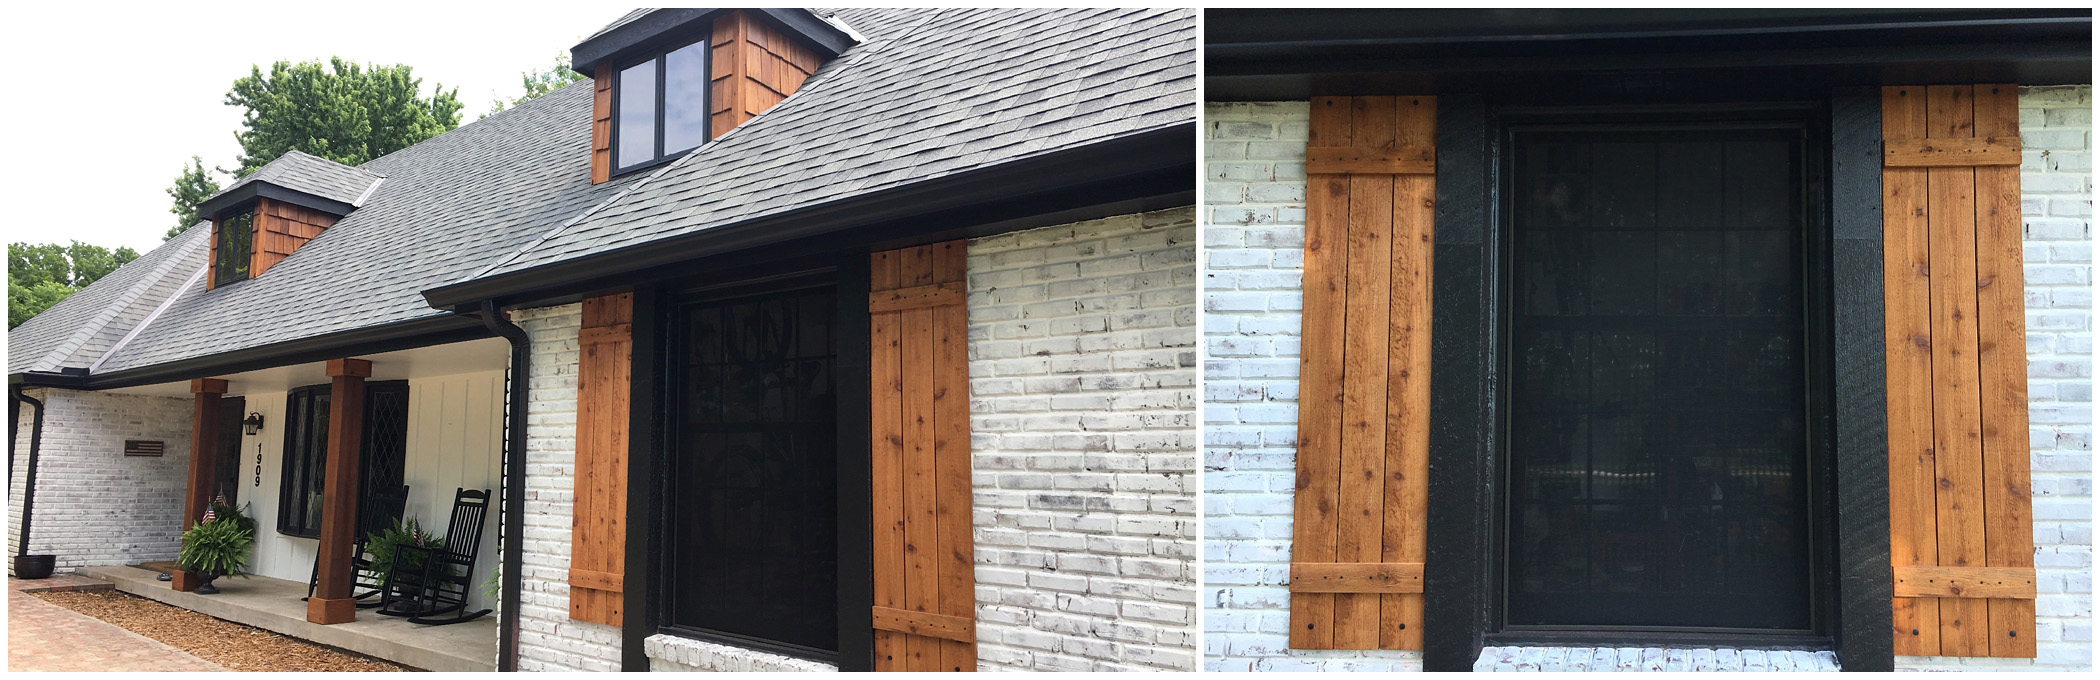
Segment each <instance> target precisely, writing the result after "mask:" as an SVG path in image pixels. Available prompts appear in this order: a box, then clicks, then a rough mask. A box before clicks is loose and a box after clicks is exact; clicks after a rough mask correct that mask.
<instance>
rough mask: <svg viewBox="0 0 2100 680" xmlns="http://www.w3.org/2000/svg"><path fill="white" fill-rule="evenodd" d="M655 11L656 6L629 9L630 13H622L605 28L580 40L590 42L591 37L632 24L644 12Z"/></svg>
mask: <svg viewBox="0 0 2100 680" xmlns="http://www.w3.org/2000/svg"><path fill="white" fill-rule="evenodd" d="M654 11H656V8H654V7H642V8H639V9H635V10H632V11H629V12H628V13H626V14H623V15H620V18H618V19H614V20H613V22H612V23H609V24H606V25H605V28H601V29H598V32H597V33H592V34H591V35H590V38H584V39H583V40H582V41H580V42H590V41H591V38H596V37H598V36H601V35H605V34H607V33H611V32H612V30H613V29H615V28H619V27H621V26H626V25H628V24H631V23H634V20H636V19H640V18H642V15H644V14H648V13H650V12H654Z"/></svg>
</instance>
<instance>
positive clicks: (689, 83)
mask: <svg viewBox="0 0 2100 680" xmlns="http://www.w3.org/2000/svg"><path fill="white" fill-rule="evenodd" d="M707 87H708V73H707V40H706V39H704V38H703V39H701V40H700V41H698V42H694V43H692V44H689V45H685V46H683V47H679V48H678V49H674V50H670V51H668V52H664V53H661V54H656V55H652V56H650V57H648V58H646V59H643V60H641V61H639V62H635V63H632V64H629V65H628V66H626V67H625V68H622V69H620V71H619V77H618V80H617V81H616V82H614V83H613V100H614V104H613V106H614V111H613V120H614V121H615V122H616V124H615V125H614V128H613V148H614V149H615V153H614V159H613V161H614V165H615V166H616V167H617V168H618V172H627V171H629V170H634V169H637V168H640V167H642V166H645V165H653V164H656V163H659V162H662V161H664V160H665V159H668V158H671V157H674V156H677V155H678V154H680V153H684V152H686V151H691V150H692V149H693V147H696V146H700V144H701V143H702V142H706V141H707V139H708V134H707V122H708V115H707V113H708V111H707Z"/></svg>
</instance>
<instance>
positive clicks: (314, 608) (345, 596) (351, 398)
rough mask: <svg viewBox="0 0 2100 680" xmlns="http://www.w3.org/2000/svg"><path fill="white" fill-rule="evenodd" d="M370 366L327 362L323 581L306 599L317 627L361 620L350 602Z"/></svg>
mask: <svg viewBox="0 0 2100 680" xmlns="http://www.w3.org/2000/svg"><path fill="white" fill-rule="evenodd" d="M371 376H372V362H370V361H366V360H363V359H330V360H329V361H328V378H329V384H328V389H329V403H328V462H327V466H326V467H325V468H323V470H322V475H323V477H324V480H323V482H322V487H321V555H320V558H319V559H320V572H321V573H320V577H321V578H320V583H319V584H317V586H316V588H315V590H314V596H313V597H312V598H309V599H308V600H307V601H306V620H307V621H311V622H314V623H318V624H323V625H327V624H333V623H349V622H351V621H355V620H357V600H353V599H351V598H350V585H351V581H352V579H354V578H356V574H353V573H351V570H350V558H351V557H352V555H351V554H350V540H351V538H353V537H352V536H351V532H353V531H356V528H357V482H358V479H357V471H358V461H357V458H358V452H359V450H360V449H361V448H362V447H363V446H364V432H365V422H364V420H365V378H369V377H371Z"/></svg>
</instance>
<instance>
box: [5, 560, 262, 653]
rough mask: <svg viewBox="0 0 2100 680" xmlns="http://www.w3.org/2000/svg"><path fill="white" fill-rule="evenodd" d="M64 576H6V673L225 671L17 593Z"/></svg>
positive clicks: (133, 634) (153, 641) (152, 641)
mask: <svg viewBox="0 0 2100 680" xmlns="http://www.w3.org/2000/svg"><path fill="white" fill-rule="evenodd" d="M67 578H68V577H65V576H55V577H52V578H51V579H47V580H40V581H23V580H19V579H14V578H10V579H8V580H7V670H8V671H11V672H12V671H223V670H226V669H225V668H222V667H220V666H219V665H218V664H215V663H212V662H209V661H205V660H203V659H199V658H197V657H194V656H191V655H190V654H189V653H188V652H184V651H182V650H180V649H176V648H174V647H169V646H167V645H164V644H161V643H160V642H157V641H155V640H152V639H150V638H147V637H145V636H142V635H139V634H137V633H133V632H131V631H128V630H124V629H122V628H118V627H116V626H112V625H109V624H107V623H103V622H101V621H100V620H97V619H94V618H90V617H88V616H85V615H82V614H77V613H74V612H73V610H70V609H66V608H64V607H60V606H58V605H55V604H51V603H49V602H45V601H43V600H40V599H37V597H36V596H35V595H30V594H28V593H24V592H22V589H23V588H38V587H45V586H51V585H59V583H58V582H59V581H60V580H61V579H67ZM71 578H73V579H78V578H79V577H71ZM80 580H86V579H80Z"/></svg>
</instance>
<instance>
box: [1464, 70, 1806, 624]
mask: <svg viewBox="0 0 2100 680" xmlns="http://www.w3.org/2000/svg"><path fill="white" fill-rule="evenodd" d="M1822 111H1823V107H1822V106H1821V105H1819V104H1790V105H1773V106H1745V107H1734V106H1713V107H1690V108H1679V107H1640V106H1629V107H1575V108H1564V107H1511V108H1507V109H1503V110H1500V111H1498V112H1497V113H1499V114H1500V115H1499V116H1498V122H1499V125H1497V126H1496V128H1495V130H1494V132H1493V139H1494V143H1495V145H1496V147H1495V149H1494V150H1493V152H1492V156H1493V157H1492V159H1491V160H1490V163H1491V164H1492V165H1493V166H1494V168H1495V179H1494V180H1493V184H1492V185H1491V190H1492V191H1493V199H1492V202H1493V203H1494V204H1495V215H1494V216H1493V217H1492V218H1491V219H1492V224H1493V225H1494V230H1495V231H1494V234H1493V235H1492V236H1491V239H1492V240H1491V242H1490V245H1491V247H1492V248H1493V250H1494V252H1493V253H1492V254H1491V255H1490V256H1491V257H1492V258H1494V259H1495V261H1496V263H1497V271H1496V272H1495V274H1494V276H1495V277H1496V282H1495V290H1496V294H1495V296H1494V298H1493V299H1492V304H1493V305H1494V307H1495V315H1496V318H1495V320H1494V325H1493V328H1492V332H1493V333H1494V334H1495V336H1496V343H1495V349H1494V360H1495V361H1496V363H1497V369H1496V370H1497V372H1499V373H1500V374H1501V375H1503V376H1506V379H1505V380H1502V381H1500V382H1499V383H1498V384H1497V385H1496V386H1495V388H1494V389H1493V392H1492V393H1491V395H1490V398H1491V399H1492V400H1493V401H1494V403H1495V405H1494V416H1493V421H1492V425H1491V426H1492V427H1494V428H1495V430H1496V436H1495V437H1494V443H1493V445H1492V448H1493V451H1494V454H1493V455H1494V460H1495V463H1494V466H1493V469H1492V470H1490V478H1489V481H1490V484H1491V485H1492V491H1491V496H1490V502H1491V504H1492V512H1493V518H1492V520H1491V521H1490V523H1489V532H1490V543H1489V547H1490V559H1489V560H1488V566H1487V569H1488V572H1489V576H1488V578H1489V590H1488V592H1487V598H1488V600H1489V603H1490V611H1489V617H1488V622H1487V623H1488V625H1487V629H1486V631H1485V634H1486V635H1485V637H1486V640H1487V642H1488V643H1489V644H1498V643H1499V644H1534V643H1549V644H1584V645H1589V644H1619V645H1625V644H1634V645H1642V646H1652V645H1655V644H1701V645H1729V646H1738V647H1772V646H1810V647H1829V646H1831V644H1832V640H1833V627H1834V626H1833V624H1834V618H1835V613H1834V611H1833V607H1834V602H1833V601H1832V599H1831V598H1830V597H1829V596H1828V593H1832V592H1835V590H1836V588H1835V571H1836V570H1835V563H1836V560H1837V556H1838V553H1837V549H1836V548H1837V546H1836V536H1835V529H1834V525H1833V519H1832V518H1833V516H1834V514H1835V507H1836V506H1835V504H1836V499H1835V498H1834V497H1833V494H1832V489H1833V488H1834V477H1835V469H1834V453H1835V440H1834V435H1833V432H1834V428H1833V420H1834V416H1835V414H1834V408H1833V396H1832V395H1833V392H1834V389H1835V384H1834V380H1833V375H1834V363H1835V360H1836V352H1837V346H1836V338H1835V337H1834V335H1833V331H1832V324H1831V322H1830V317H1831V310H1832V308H1833V295H1834V288H1833V285H1832V274H1831V268H1830V266H1829V262H1830V258H1831V248H1832V240H1833V238H1834V231H1833V227H1832V223H1831V218H1830V209H1829V189H1828V187H1829V170H1828V168H1827V158H1828V156H1829V150H1830V145H1829V135H1828V132H1827V131H1825V130H1822V129H1821V127H1820V124H1821V123H1822V121H1823V120H1825V116H1823V115H1821V113H1822ZM1655 129H1673V130H1688V131H1701V130H1719V129H1786V130H1793V131H1797V132H1798V133H1799V134H1800V138H1799V139H1800V144H1801V148H1800V151H1801V156H1800V159H1801V171H1802V173H1803V177H1801V178H1800V180H1801V181H1800V183H1799V187H1798V188H1799V190H1800V191H1801V195H1800V199H1801V205H1800V211H1801V218H1802V233H1801V234H1800V239H1801V241H1800V244H1799V245H1800V251H1799V254H1798V257H1799V264H1800V266H1801V276H1802V281H1801V285H1802V300H1801V302H1802V314H1803V315H1804V316H1803V319H1802V321H1803V328H1802V349H1803V355H1802V359H1803V364H1804V366H1803V368H1804V374H1803V381H1802V389H1803V391H1804V394H1803V397H1804V398H1803V402H1804V403H1803V408H1804V413H1803V414H1802V415H1803V425H1804V432H1803V435H1804V437H1805V438H1806V455H1807V457H1808V460H1807V461H1806V465H1805V470H1806V471H1807V480H1806V482H1807V498H1806V501H1807V502H1806V505H1807V508H1806V510H1807V516H1806V518H1805V519H1806V521H1807V523H1808V530H1809V536H1808V538H1809V542H1810V547H1811V549H1810V550H1809V552H1808V555H1807V557H1808V562H1809V564H1808V568H1809V574H1808V593H1807V598H1808V600H1809V602H1810V611H1809V616H1810V624H1809V628H1807V629H1802V630H1758V629H1731V628H1719V627H1668V626H1654V627H1648V626H1604V625H1553V626H1536V625H1533V626H1526V625H1513V624H1510V623H1509V621H1508V612H1509V603H1508V598H1509V588H1510V584H1509V579H1508V577H1509V568H1510V564H1511V560H1510V559H1509V557H1508V555H1507V552H1508V551H1509V550H1510V549H1511V548H1510V546H1511V545H1512V544H1511V542H1510V541H1511V538H1510V537H1509V536H1508V535H1507V534H1508V530H1509V529H1510V528H1511V521H1510V520H1511V518H1510V516H1509V511H1510V508H1511V503H1512V496H1513V493H1512V491H1513V489H1512V488H1511V479H1512V469H1511V468H1512V465H1511V462H1512V460H1513V457H1512V453H1511V450H1510V448H1511V445H1512V442H1514V441H1515V435H1514V432H1513V431H1512V425H1513V424H1512V418H1511V414H1512V403H1511V402H1512V398H1513V397H1514V389H1513V388H1514V382H1513V381H1514V379H1515V376H1516V372H1515V368H1516V367H1515V366H1514V364H1513V361H1514V355H1515V352H1514V351H1513V349H1514V347H1515V344H1516V343H1515V340H1516V338H1515V337H1514V330H1515V323H1514V322H1515V320H1516V317H1517V313H1516V310H1515V309H1514V307H1513V304H1514V301H1515V275H1516V261H1515V258H1516V257H1517V252H1516V251H1517V247H1516V242H1515V239H1516V225H1515V223H1514V220H1515V219H1516V215H1517V212H1518V210H1517V205H1516V200H1517V199H1518V197H1517V196H1516V195H1515V194H1516V192H1515V191H1514V190H1513V187H1514V182H1515V181H1516V175H1517V171H1516V168H1515V167H1514V165H1513V164H1514V163H1515V161H1516V156H1517V154H1516V153H1515V148H1516V144H1517V138H1518V137H1519V136H1520V135H1523V134H1526V133H1535V132H1542V131H1560V130H1579V131H1609V130H1655Z"/></svg>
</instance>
